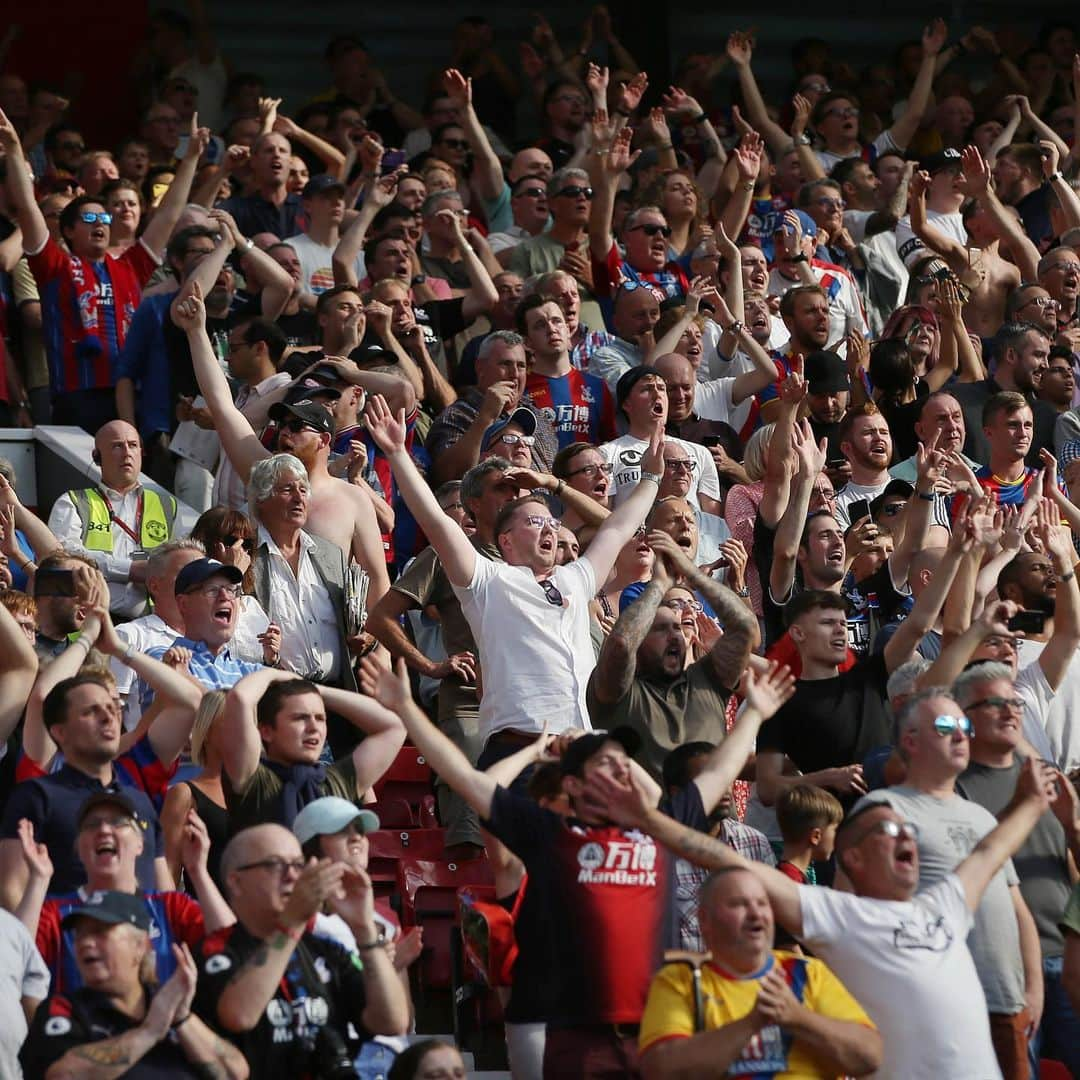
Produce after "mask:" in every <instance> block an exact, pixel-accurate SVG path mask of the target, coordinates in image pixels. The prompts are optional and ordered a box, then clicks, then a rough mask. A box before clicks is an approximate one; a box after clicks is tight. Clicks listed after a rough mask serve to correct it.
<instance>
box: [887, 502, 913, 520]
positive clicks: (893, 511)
mask: <svg viewBox="0 0 1080 1080" xmlns="http://www.w3.org/2000/svg"><path fill="white" fill-rule="evenodd" d="M905 506H907V503H892V504H891V505H890V506H883V507H882V508H881V513H882V515H883V516H884V517H896V515H897V514H899V513H900V512H901V511H902V510H903V509H904V507H905Z"/></svg>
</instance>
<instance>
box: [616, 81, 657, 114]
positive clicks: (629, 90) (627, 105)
mask: <svg viewBox="0 0 1080 1080" xmlns="http://www.w3.org/2000/svg"><path fill="white" fill-rule="evenodd" d="M648 88H649V76H648V75H646V74H645V72H644V71H639V72H638V73H637V74H636V75H635V76H634V77H633V78H632V79H631V80H630V81H629V82H625V83H622V84H621V85H620V86H619V100H618V104H617V108H618V111H619V112H621V113H622V114H623V116H630V115H632V114H633V112H634V110H635V109H636V108H637V107H638V106H639V105H640V104H641V99H642V98H643V97H644V96H645V91H646V90H648Z"/></svg>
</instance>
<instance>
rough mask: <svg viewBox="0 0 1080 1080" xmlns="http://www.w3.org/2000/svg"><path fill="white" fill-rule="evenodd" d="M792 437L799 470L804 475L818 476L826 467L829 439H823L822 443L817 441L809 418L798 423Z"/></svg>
mask: <svg viewBox="0 0 1080 1080" xmlns="http://www.w3.org/2000/svg"><path fill="white" fill-rule="evenodd" d="M791 438H792V442H793V443H794V444H795V456H796V459H797V460H798V462H799V472H800V473H802V475H803V476H809V477H816V476H818V475H819V474H820V473H821V471H822V470H823V469H824V468H825V461H826V460H827V458H828V445H829V441H828V439H822V440H821V442H820V443H818V442H815V441H814V432H813V431H812V430H811V428H810V421H809V420H802V421H800V422H799V423H798V424H796V425H795V426H794V427H793V428H792V429H791Z"/></svg>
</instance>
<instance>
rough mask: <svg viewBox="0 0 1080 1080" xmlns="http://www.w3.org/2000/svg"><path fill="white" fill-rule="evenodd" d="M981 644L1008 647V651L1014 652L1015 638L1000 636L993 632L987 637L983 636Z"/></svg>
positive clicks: (992, 646)
mask: <svg viewBox="0 0 1080 1080" xmlns="http://www.w3.org/2000/svg"><path fill="white" fill-rule="evenodd" d="M983 644H984V645H989V646H990V648H992V649H1001V648H1005V649H1008V650H1009V651H1010V652H1016V651H1017V648H1016V638H1011V637H1001V635H1000V634H993V635H991V636H990V637H988V638H983Z"/></svg>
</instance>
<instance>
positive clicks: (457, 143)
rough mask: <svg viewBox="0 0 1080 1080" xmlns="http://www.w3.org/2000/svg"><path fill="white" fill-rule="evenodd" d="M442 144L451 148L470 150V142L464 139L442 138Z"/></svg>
mask: <svg viewBox="0 0 1080 1080" xmlns="http://www.w3.org/2000/svg"><path fill="white" fill-rule="evenodd" d="M439 142H440V144H441V145H443V146H449V147H450V149H451V150H468V149H469V144H468V143H467V142H466V141H465V140H464V139H440V140H439Z"/></svg>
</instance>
